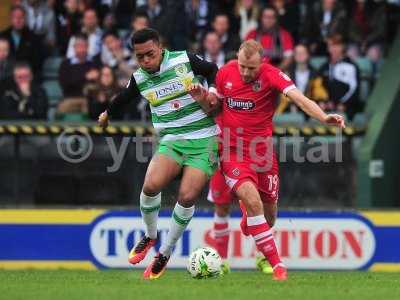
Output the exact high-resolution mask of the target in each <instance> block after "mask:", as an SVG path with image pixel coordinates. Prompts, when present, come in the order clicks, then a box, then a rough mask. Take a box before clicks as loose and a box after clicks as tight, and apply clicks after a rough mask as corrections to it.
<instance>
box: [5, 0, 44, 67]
mask: <svg viewBox="0 0 400 300" xmlns="http://www.w3.org/2000/svg"><path fill="white" fill-rule="evenodd" d="M25 18H26V13H25V10H24V8H23V7H22V6H13V7H12V8H11V12H10V23H11V26H10V27H9V28H8V29H6V30H5V31H3V32H2V33H0V36H2V37H3V38H5V39H7V40H8V42H9V44H10V54H11V56H12V57H13V58H14V59H15V60H17V61H27V62H29V64H30V65H31V66H32V68H33V71H34V72H35V74H37V72H39V71H40V69H41V60H40V53H39V51H40V49H41V44H40V42H39V40H38V39H37V37H36V36H35V34H34V33H33V32H32V31H31V30H29V28H28V27H27V26H26V22H25Z"/></svg>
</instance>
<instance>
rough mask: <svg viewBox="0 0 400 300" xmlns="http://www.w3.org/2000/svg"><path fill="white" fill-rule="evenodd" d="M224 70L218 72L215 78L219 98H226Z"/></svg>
mask: <svg viewBox="0 0 400 300" xmlns="http://www.w3.org/2000/svg"><path fill="white" fill-rule="evenodd" d="M223 73H224V69H220V70H218V72H217V76H216V77H215V87H216V89H217V96H218V98H223V97H224V83H223V81H224V80H223V75H224V74H223Z"/></svg>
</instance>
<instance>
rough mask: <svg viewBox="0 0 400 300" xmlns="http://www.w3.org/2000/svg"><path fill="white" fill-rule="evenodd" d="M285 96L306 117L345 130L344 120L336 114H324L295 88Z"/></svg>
mask: <svg viewBox="0 0 400 300" xmlns="http://www.w3.org/2000/svg"><path fill="white" fill-rule="evenodd" d="M287 96H288V97H289V98H290V99H291V100H292V101H293V102H294V103H295V104H296V105H297V106H298V107H299V108H300V109H301V110H302V111H304V112H305V113H306V114H307V115H309V116H310V117H312V118H314V119H317V120H318V121H320V122H321V123H324V124H326V125H331V126H336V127H339V128H345V127H346V125H345V122H344V118H343V116H341V115H338V114H326V113H325V112H324V111H323V110H322V109H321V108H320V107H319V106H318V105H317V104H316V103H315V102H314V101H312V100H311V99H309V98H307V97H306V96H305V95H304V94H303V93H302V92H301V91H300V90H298V89H297V88H295V89H292V90H290V91H289V92H288V93H287Z"/></svg>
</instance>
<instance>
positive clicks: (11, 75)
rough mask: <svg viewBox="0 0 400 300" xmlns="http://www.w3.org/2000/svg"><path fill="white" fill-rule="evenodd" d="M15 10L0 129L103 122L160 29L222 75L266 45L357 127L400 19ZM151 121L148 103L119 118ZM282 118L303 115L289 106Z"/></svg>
mask: <svg viewBox="0 0 400 300" xmlns="http://www.w3.org/2000/svg"><path fill="white" fill-rule="evenodd" d="M12 2H13V5H12V7H11V9H10V12H9V27H8V28H6V29H5V30H4V31H2V32H0V119H48V118H49V117H50V118H58V119H65V118H68V116H70V115H77V114H78V115H79V116H80V118H81V119H82V120H84V119H92V120H95V119H96V118H97V116H98V114H99V113H100V112H101V111H102V110H104V108H105V107H106V106H107V102H108V101H110V99H111V96H112V95H113V94H115V93H116V92H118V91H119V90H121V89H122V88H123V87H124V86H125V85H126V84H127V82H128V80H129V78H130V76H131V74H132V72H134V71H135V70H136V69H137V68H138V65H137V61H136V59H135V56H134V53H133V51H132V49H131V47H130V43H129V40H130V38H129V37H130V35H131V34H132V32H134V31H137V30H140V29H142V28H145V27H152V28H155V29H157V30H158V31H159V32H160V33H161V36H162V42H163V45H164V46H165V47H167V48H169V49H171V50H183V49H186V50H188V51H192V52H195V53H198V54H200V55H202V56H203V57H204V59H206V60H208V61H212V62H215V63H216V64H217V65H218V66H222V65H223V64H224V63H225V62H227V61H229V60H230V59H234V58H235V55H236V51H237V49H238V46H239V45H240V43H241V41H243V40H246V39H255V40H258V41H259V42H260V43H261V44H262V46H263V48H264V56H265V59H266V60H268V61H269V62H270V63H272V64H274V65H276V66H278V67H279V68H281V69H283V70H284V71H285V72H286V73H287V74H288V75H289V76H290V77H291V78H292V79H293V80H294V82H295V83H296V85H297V87H298V88H299V89H300V90H302V91H303V92H304V93H305V94H306V95H307V96H309V97H311V98H312V99H314V100H315V101H317V102H318V103H319V105H320V106H321V107H323V108H324V109H326V110H328V111H337V112H340V113H343V114H346V116H347V117H348V118H349V119H352V118H353V117H354V115H355V114H357V113H358V112H360V111H362V110H363V104H364V101H365V95H366V93H365V87H366V88H367V91H368V89H370V87H371V86H372V84H373V82H374V79H375V78H376V76H377V74H378V72H379V67H380V65H381V64H382V60H383V57H384V54H385V53H386V51H387V49H388V48H389V45H390V42H391V40H392V39H393V37H394V36H395V29H396V27H397V25H396V24H397V22H398V21H399V19H398V14H399V9H400V1H396V0H392V1H378V0H347V1H344V0H342V1H340V0H316V1H312V0H298V1H296V0H264V1H263V0H136V1H134V0H12ZM49 68H50V69H51V68H56V70H57V72H56V75H55V76H54V75H49V71H48V69H49ZM364 69H366V70H367V71H366V72H364V71H363V70H364ZM50 81H51V83H52V84H53V85H51V84H49V82H50ZM363 82H364V83H366V85H364V86H363V84H362V83H363ZM54 84H55V85H58V87H59V90H60V94H59V95H54V91H56V90H57V89H54ZM45 86H50V87H51V88H50V89H48V88H47V89H46V88H44V87H45ZM363 88H364V90H363ZM363 91H364V92H363ZM50 94H51V95H50ZM51 109H53V111H54V114H50V113H49V111H50V110H51ZM145 111H146V103H145V101H143V100H142V101H140V102H137V103H134V104H133V105H132V106H131V107H129V108H128V109H127V111H126V113H125V114H121V115H120V116H117V117H116V118H117V119H130V120H132V119H140V118H141V116H143V115H145V114H144V112H145ZM277 111H278V113H292V112H296V113H297V109H296V107H295V106H294V105H292V104H291V103H290V102H289V101H288V100H287V99H285V98H284V97H281V98H280V99H279V100H278V101H277Z"/></svg>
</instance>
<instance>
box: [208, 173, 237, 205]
mask: <svg viewBox="0 0 400 300" xmlns="http://www.w3.org/2000/svg"><path fill="white" fill-rule="evenodd" d="M232 198H233V195H232V194H231V188H230V187H229V186H228V185H227V184H226V182H225V177H224V175H223V174H222V171H221V169H220V168H218V170H217V171H216V172H215V173H214V175H213V176H212V177H211V179H210V189H209V191H208V196H207V199H208V200H209V201H210V202H213V203H215V204H217V205H218V204H230V203H231V201H232Z"/></svg>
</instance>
